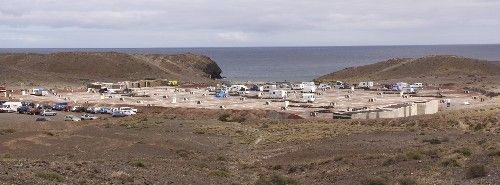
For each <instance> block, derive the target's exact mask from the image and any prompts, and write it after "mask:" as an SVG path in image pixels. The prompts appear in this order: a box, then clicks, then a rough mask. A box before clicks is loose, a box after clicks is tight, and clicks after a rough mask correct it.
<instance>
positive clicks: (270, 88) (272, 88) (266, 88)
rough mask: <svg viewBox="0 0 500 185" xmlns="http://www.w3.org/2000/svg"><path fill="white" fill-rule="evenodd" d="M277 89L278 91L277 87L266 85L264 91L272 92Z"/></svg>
mask: <svg viewBox="0 0 500 185" xmlns="http://www.w3.org/2000/svg"><path fill="white" fill-rule="evenodd" d="M276 89H277V86H276V85H264V91H267V92H270V91H273V90H276Z"/></svg>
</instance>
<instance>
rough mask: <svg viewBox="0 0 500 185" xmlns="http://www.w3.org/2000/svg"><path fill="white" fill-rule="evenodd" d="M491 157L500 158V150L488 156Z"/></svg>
mask: <svg viewBox="0 0 500 185" xmlns="http://www.w3.org/2000/svg"><path fill="white" fill-rule="evenodd" d="M488 155H489V156H500V150H497V151H492V152H490V153H489V154H488Z"/></svg>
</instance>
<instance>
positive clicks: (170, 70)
mask: <svg viewBox="0 0 500 185" xmlns="http://www.w3.org/2000/svg"><path fill="white" fill-rule="evenodd" d="M0 64H1V65H0V83H7V84H10V85H19V84H21V83H23V84H24V85H30V84H31V85H48V86H51V85H55V84H56V85H83V84H84V83H86V82H93V81H106V82H116V81H124V80H140V79H147V78H153V79H157V78H163V79H172V80H180V81H183V82H192V83H211V82H213V79H217V78H220V77H221V76H220V74H221V72H222V70H221V69H220V68H219V66H218V65H217V64H216V63H215V62H214V61H212V60H211V59H210V58H209V57H206V56H201V55H196V54H190V53H188V54H178V55H147V54H125V53H114V52H103V53H101V52H90V53H88V52H64V53H52V54H1V55H0Z"/></svg>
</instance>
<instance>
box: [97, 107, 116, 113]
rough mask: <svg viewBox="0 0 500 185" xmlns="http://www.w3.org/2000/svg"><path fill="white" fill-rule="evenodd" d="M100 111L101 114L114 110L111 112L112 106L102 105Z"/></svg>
mask: <svg viewBox="0 0 500 185" xmlns="http://www.w3.org/2000/svg"><path fill="white" fill-rule="evenodd" d="M99 113H101V114H112V113H113V112H111V108H108V107H102V108H101V109H100V110H99Z"/></svg>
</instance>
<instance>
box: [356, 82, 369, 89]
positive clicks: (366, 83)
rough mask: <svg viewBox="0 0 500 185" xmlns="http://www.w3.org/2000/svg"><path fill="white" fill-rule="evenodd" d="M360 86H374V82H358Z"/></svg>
mask: <svg viewBox="0 0 500 185" xmlns="http://www.w3.org/2000/svg"><path fill="white" fill-rule="evenodd" d="M358 87H359V88H372V87H373V82H371V81H368V82H359V84H358Z"/></svg>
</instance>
